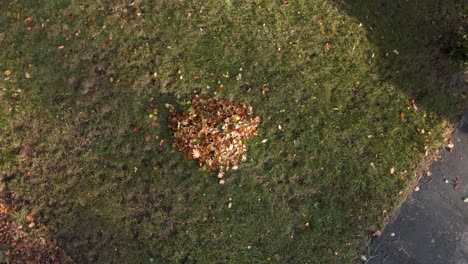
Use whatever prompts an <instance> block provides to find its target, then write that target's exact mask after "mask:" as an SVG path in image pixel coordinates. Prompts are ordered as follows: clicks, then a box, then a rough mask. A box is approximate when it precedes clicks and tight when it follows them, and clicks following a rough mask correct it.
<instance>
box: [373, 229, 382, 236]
mask: <svg viewBox="0 0 468 264" xmlns="http://www.w3.org/2000/svg"><path fill="white" fill-rule="evenodd" d="M381 235H382V231H380V230H377V231H375V232H374V233H372V236H373V237H380V236H381Z"/></svg>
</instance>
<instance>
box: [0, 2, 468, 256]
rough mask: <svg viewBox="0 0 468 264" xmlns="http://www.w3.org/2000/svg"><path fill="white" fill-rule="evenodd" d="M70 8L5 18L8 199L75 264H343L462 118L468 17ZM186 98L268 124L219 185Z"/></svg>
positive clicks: (1, 11) (253, 5)
mask: <svg viewBox="0 0 468 264" xmlns="http://www.w3.org/2000/svg"><path fill="white" fill-rule="evenodd" d="M78 2H79V1H71V0H43V1H37V0H31V1H2V2H1V3H0V43H1V44H0V45H1V49H2V52H1V53H0V70H1V72H0V74H1V75H2V78H1V80H0V172H1V179H2V181H1V184H0V189H2V191H6V190H8V191H9V192H12V193H13V194H14V195H13V201H14V202H15V203H16V204H17V206H18V208H19V210H18V211H17V212H16V213H15V215H14V218H15V220H16V221H17V222H18V223H24V224H25V226H27V220H26V215H28V214H33V215H34V216H35V219H36V222H37V225H36V227H34V228H33V229H34V230H35V232H46V233H47V235H50V237H51V238H52V237H56V238H57V241H58V245H59V246H61V247H62V248H63V249H64V250H65V252H66V254H67V255H68V256H69V257H70V258H71V259H73V260H74V261H75V262H77V263H91V262H93V263H150V262H153V263H172V262H180V263H215V262H219V263H226V262H232V263H253V262H254V263H264V262H265V263H267V262H281V263H305V262H308V263H352V262H353V261H354V260H355V259H357V258H359V256H360V255H361V252H363V250H364V248H365V246H366V245H367V244H368V243H369V241H370V238H371V234H372V232H373V231H375V230H378V229H382V228H383V225H384V223H385V221H387V220H388V217H389V214H390V215H391V213H392V212H393V211H394V210H396V208H397V207H398V205H399V204H400V203H401V201H402V199H403V197H404V195H402V193H401V192H403V193H406V192H407V191H408V187H407V186H408V183H409V182H411V181H412V180H413V179H414V177H415V173H416V172H417V171H418V168H419V166H420V165H421V162H422V161H423V159H424V157H425V154H426V152H431V151H434V150H435V149H437V148H438V147H440V146H442V145H443V144H446V143H444V142H443V140H444V138H443V134H444V132H445V130H446V128H447V127H450V125H451V124H453V122H455V121H457V117H458V116H459V114H460V113H461V109H462V107H463V105H464V104H466V100H464V98H465V96H464V95H463V91H462V90H461V89H462V87H463V86H462V85H463V84H462V83H460V82H459V81H458V79H459V75H457V73H458V72H459V71H460V69H461V67H463V65H462V64H461V62H460V59H463V58H466V54H465V53H463V52H465V51H464V50H463V48H464V47H466V46H464V44H466V43H462V41H463V38H462V36H463V34H466V32H463V31H462V30H463V28H466V20H464V19H465V18H464V17H463V12H464V10H463V8H464V7H463V5H462V4H463V1H461V0H444V1H399V0H395V1H381V0H378V1H370V0H369V1H349V3H346V1H328V0H321V1H306V0H290V1H289V2H288V1H279V0H275V1H273V0H271V1H262V0H246V1H237V0H224V1H222V0H209V1H196V0H191V1H182V0H171V1H139V0H135V1H114V0H107V1H96V3H94V2H88V4H85V3H78ZM83 2H85V1H83ZM464 41H466V39H465V40H464ZM195 94H201V95H203V96H204V97H212V96H214V95H218V96H220V97H222V98H225V99H231V100H236V101H241V102H244V103H247V104H250V105H251V106H252V107H253V111H254V114H255V115H256V116H260V117H261V118H262V122H261V124H260V126H259V134H258V136H256V137H255V138H254V139H252V140H250V141H248V143H247V148H248V150H247V156H248V160H247V161H245V162H243V163H241V164H240V166H239V169H238V170H236V171H229V172H226V174H225V180H226V184H225V185H220V184H218V179H217V177H216V172H211V173H206V172H201V171H199V170H198V164H197V162H196V161H191V160H188V159H187V158H185V157H184V156H183V155H182V154H181V153H180V152H178V151H176V150H175V149H174V148H173V147H172V141H173V138H172V135H171V131H170V130H169V128H168V120H167V118H168V117H169V115H170V113H169V111H168V109H167V108H166V107H165V104H173V105H179V104H180V103H181V102H183V101H186V100H189V99H191V98H193V96H194V95H195ZM155 108H156V109H157V112H158V118H157V124H156V123H154V122H152V121H154V119H153V118H150V117H149V114H151V113H153V111H154V109H155ZM265 140H267V141H266V142H265ZM392 168H394V169H392ZM391 172H393V173H391ZM229 203H232V208H228V204H229ZM42 225H45V226H47V228H48V229H47V230H45V229H44V228H41V226H42Z"/></svg>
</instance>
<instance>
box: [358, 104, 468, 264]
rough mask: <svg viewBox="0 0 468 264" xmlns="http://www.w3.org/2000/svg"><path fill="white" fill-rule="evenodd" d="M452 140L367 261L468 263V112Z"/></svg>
mask: <svg viewBox="0 0 468 264" xmlns="http://www.w3.org/2000/svg"><path fill="white" fill-rule="evenodd" d="M452 142H453V143H454V144H455V147H454V148H453V150H452V152H449V151H446V150H444V151H443V153H441V156H442V159H440V160H439V161H436V162H434V163H433V164H432V166H431V168H430V171H431V173H432V175H431V176H428V175H425V176H424V177H422V178H421V180H420V181H419V188H420V190H419V191H417V192H414V193H413V195H412V196H411V198H409V199H408V201H406V202H405V203H404V204H403V206H402V208H401V210H400V211H399V212H398V213H397V214H396V215H395V216H394V217H393V218H392V220H391V221H390V223H389V225H388V226H387V228H386V229H385V231H384V233H383V235H382V236H381V237H379V238H377V239H375V240H374V241H373V243H372V244H371V246H370V248H369V250H368V252H366V253H367V254H368V256H367V262H366V261H363V263H368V264H377V263H384V264H396V263H398V264H404V263H418V264H419V263H420V264H423V263H424V264H426V263H431V264H437V263H441V264H442V263H443V264H452V263H453V264H468V202H464V198H467V197H468V113H465V116H464V119H463V121H462V122H461V124H460V126H459V128H458V130H457V132H456V133H455V134H454V135H453V137H452ZM457 177H459V180H460V186H459V188H454V182H455V181H456V179H457ZM445 180H447V181H448V183H446V181H445Z"/></svg>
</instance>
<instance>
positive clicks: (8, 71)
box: [3, 70, 11, 76]
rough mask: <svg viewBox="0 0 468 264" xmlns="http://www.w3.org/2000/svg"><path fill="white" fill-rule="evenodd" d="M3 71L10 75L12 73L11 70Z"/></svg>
mask: <svg viewBox="0 0 468 264" xmlns="http://www.w3.org/2000/svg"><path fill="white" fill-rule="evenodd" d="M3 73H4V74H5V75H6V76H8V75H10V74H11V71H10V70H5V71H4V72H3Z"/></svg>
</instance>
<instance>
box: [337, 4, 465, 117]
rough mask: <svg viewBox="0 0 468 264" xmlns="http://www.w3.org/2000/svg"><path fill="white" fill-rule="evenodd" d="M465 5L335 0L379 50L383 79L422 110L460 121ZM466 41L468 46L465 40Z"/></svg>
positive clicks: (377, 56)
mask: <svg viewBox="0 0 468 264" xmlns="http://www.w3.org/2000/svg"><path fill="white" fill-rule="evenodd" d="M463 2H464V1H459V0H444V1H442V0H440V1H401V0H399V1H385V0H376V1H336V5H337V6H338V7H339V8H340V9H341V10H342V11H344V12H346V13H347V14H349V15H351V16H352V17H354V18H356V19H357V20H358V21H359V23H361V25H362V26H363V27H365V28H366V31H367V34H368V39H369V40H370V41H371V42H372V43H373V44H374V45H375V46H376V47H377V48H378V49H379V53H378V54H371V55H370V56H372V57H375V58H376V59H377V60H378V65H379V66H378V67H379V68H378V72H379V78H380V80H381V81H382V82H388V81H389V82H391V83H393V84H394V86H395V88H396V89H400V90H402V91H403V92H405V93H406V94H407V95H408V100H411V99H414V100H415V101H414V102H415V103H416V105H417V106H418V107H422V108H424V109H425V110H426V111H429V112H432V113H435V114H436V115H438V116H440V117H444V118H447V119H448V120H449V121H454V122H456V121H458V118H459V117H460V114H461V111H460V107H461V106H462V104H463V100H462V97H463V96H462V95H461V93H463V92H466V91H463V90H466V86H465V85H464V80H463V78H464V77H463V73H461V70H462V69H461V68H462V67H461V66H460V65H461V61H463V60H466V52H467V50H466V49H467V47H466V40H463V35H464V34H466V32H463V30H464V28H466V15H464V5H463ZM463 41H465V42H463Z"/></svg>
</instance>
